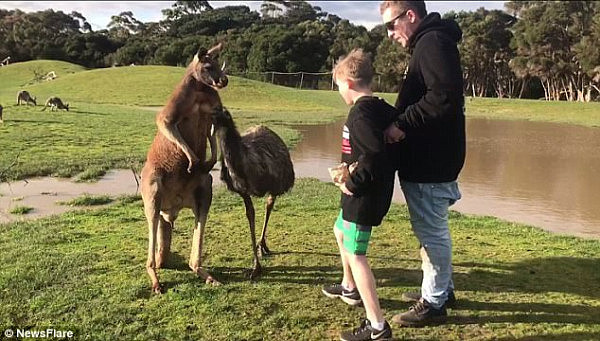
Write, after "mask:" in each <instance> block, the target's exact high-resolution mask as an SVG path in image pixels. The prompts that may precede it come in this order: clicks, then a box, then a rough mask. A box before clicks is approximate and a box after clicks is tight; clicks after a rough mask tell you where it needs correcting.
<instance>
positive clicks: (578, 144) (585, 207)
mask: <svg viewBox="0 0 600 341" xmlns="http://www.w3.org/2000/svg"><path fill="white" fill-rule="evenodd" d="M341 127H342V122H338V123H335V124H330V125H324V126H315V127H303V128H301V130H303V133H304V139H303V141H302V143H301V144H300V145H299V146H298V147H297V148H296V150H295V151H294V153H293V157H294V159H295V166H296V168H297V173H298V176H314V177H317V178H319V179H322V180H328V179H329V175H328V173H327V167H328V166H330V165H332V164H337V163H338V162H339V158H340V135H341V129H342V128H341ZM599 174H600V129H598V128H585V127H578V126H570V125H563V124H554V123H539V122H527V121H498V120H484V119H469V120H467V160H466V163H465V168H464V169H463V171H462V173H461V175H460V177H459V184H460V189H461V192H462V195H463V198H462V199H461V200H460V201H459V202H458V203H457V204H456V205H454V206H453V207H452V209H454V210H456V211H459V212H463V213H472V214H479V215H490V216H496V217H499V218H502V219H505V220H509V221H514V222H520V223H526V224H530V225H534V226H538V227H541V228H544V229H546V230H549V231H553V232H557V233H563V234H569V235H577V236H582V237H591V238H600V176H598V175H599ZM394 200H395V201H397V202H404V197H403V196H402V192H401V191H400V189H399V187H398V185H396V189H395V192H394Z"/></svg>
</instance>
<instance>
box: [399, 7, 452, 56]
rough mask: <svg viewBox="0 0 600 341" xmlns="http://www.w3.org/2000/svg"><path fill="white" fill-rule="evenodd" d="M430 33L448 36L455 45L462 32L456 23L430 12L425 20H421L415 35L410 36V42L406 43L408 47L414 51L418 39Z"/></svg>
mask: <svg viewBox="0 0 600 341" xmlns="http://www.w3.org/2000/svg"><path fill="white" fill-rule="evenodd" d="M431 31H440V32H443V33H445V34H447V35H449V36H450V37H451V38H452V39H454V41H456V42H457V43H458V42H459V41H460V40H461V38H462V30H461V29H460V27H459V26H458V24H457V23H456V21H454V20H450V19H442V18H441V16H440V14H439V13H436V12H432V13H429V14H428V15H427V16H426V17H425V18H423V20H422V21H421V24H419V27H417V30H416V31H415V33H414V34H413V35H412V37H410V40H409V41H408V46H409V47H410V49H411V50H412V49H414V47H415V45H416V44H417V41H419V39H420V38H421V37H422V36H423V35H424V34H425V33H428V32H431Z"/></svg>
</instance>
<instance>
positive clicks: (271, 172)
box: [213, 109, 294, 279]
mask: <svg viewBox="0 0 600 341" xmlns="http://www.w3.org/2000/svg"><path fill="white" fill-rule="evenodd" d="M213 124H214V126H215V134H216V135H217V140H218V142H219V145H220V147H221V158H220V159H221V180H223V182H224V183H225V184H226V185H227V189H228V190H230V191H233V192H236V193H238V194H239V195H240V196H241V197H242V198H243V199H244V205H245V206H246V218H248V223H249V225H250V239H251V241H252V252H253V256H254V269H253V270H252V272H251V274H250V279H254V278H256V277H258V276H259V275H260V273H261V271H262V270H261V266H260V262H259V260H258V254H257V253H258V252H259V251H260V253H261V254H262V255H267V254H269V253H270V250H269V248H268V247H267V240H266V238H267V224H268V223H269V217H270V215H271V210H272V209H273V206H274V205H275V198H276V197H277V196H279V195H281V194H283V193H285V192H287V191H288V190H289V189H290V188H292V186H294V167H293V165H292V160H291V158H290V153H289V151H288V149H287V147H286V145H285V143H284V142H283V141H282V140H281V138H280V137H279V136H277V134H275V133H274V132H273V131H272V130H271V129H269V128H267V127H264V126H256V127H252V128H250V129H248V131H246V132H245V133H244V135H240V133H239V132H238V130H237V129H236V127H235V123H234V122H233V118H232V117H231V114H230V113H229V111H227V110H226V109H223V110H222V111H215V112H214V114H213ZM267 193H268V194H269V195H268V197H267V199H266V213H265V222H264V225H263V230H262V235H261V237H260V242H259V244H260V245H259V246H258V248H259V250H257V246H256V236H255V213H254V205H253V204H252V199H251V196H256V197H263V196H265V195H266V194H267Z"/></svg>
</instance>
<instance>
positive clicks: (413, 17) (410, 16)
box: [406, 9, 418, 24]
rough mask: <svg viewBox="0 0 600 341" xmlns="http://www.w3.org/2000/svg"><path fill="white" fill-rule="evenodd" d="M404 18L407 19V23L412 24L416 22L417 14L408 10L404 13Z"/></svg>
mask: <svg viewBox="0 0 600 341" xmlns="http://www.w3.org/2000/svg"><path fill="white" fill-rule="evenodd" d="M406 16H407V17H408V22H410V23H411V24H414V23H415V22H416V21H417V18H418V17H417V13H415V11H413V10H412V9H409V10H408V11H407V12H406Z"/></svg>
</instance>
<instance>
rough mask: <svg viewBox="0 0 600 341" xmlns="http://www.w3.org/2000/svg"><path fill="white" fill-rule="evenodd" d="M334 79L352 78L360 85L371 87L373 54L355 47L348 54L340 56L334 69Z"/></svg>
mask: <svg viewBox="0 0 600 341" xmlns="http://www.w3.org/2000/svg"><path fill="white" fill-rule="evenodd" d="M333 79H334V80H335V81H338V80H344V79H350V80H352V81H354V82H355V83H356V84H357V85H358V86H361V87H369V86H370V85H371V81H373V65H372V63H371V56H370V55H369V54H368V53H365V52H364V51H363V50H362V49H354V50H352V51H350V53H348V55H346V56H342V57H340V59H339V61H338V62H337V64H336V65H335V68H334V69H333Z"/></svg>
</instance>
